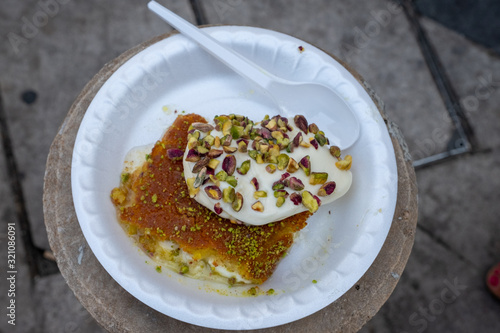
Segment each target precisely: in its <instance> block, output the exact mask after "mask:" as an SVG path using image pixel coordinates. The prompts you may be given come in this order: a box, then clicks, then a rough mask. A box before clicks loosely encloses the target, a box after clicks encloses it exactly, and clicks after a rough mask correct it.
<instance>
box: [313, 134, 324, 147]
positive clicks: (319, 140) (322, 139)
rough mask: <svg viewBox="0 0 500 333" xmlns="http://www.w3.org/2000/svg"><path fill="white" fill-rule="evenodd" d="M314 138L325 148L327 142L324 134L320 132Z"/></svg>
mask: <svg viewBox="0 0 500 333" xmlns="http://www.w3.org/2000/svg"><path fill="white" fill-rule="evenodd" d="M314 138H315V139H316V141H318V143H319V145H320V146H321V147H323V146H324V145H325V144H326V141H327V140H326V137H325V135H324V134H321V133H319V132H318V133H316V134H315V135H314Z"/></svg>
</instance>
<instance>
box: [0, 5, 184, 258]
mask: <svg viewBox="0 0 500 333" xmlns="http://www.w3.org/2000/svg"><path fill="white" fill-rule="evenodd" d="M39 3H56V4H57V6H52V7H50V8H49V9H42V8H41V7H40V5H39ZM162 3H164V4H165V5H167V6H168V7H169V8H171V9H172V10H174V11H176V12H177V13H179V14H180V15H182V16H183V17H186V18H188V19H191V20H193V15H192V13H191V8H190V6H189V1H187V0H186V1H173V0H169V1H163V2H162ZM46 13H49V14H46ZM0 15H1V16H2V18H1V20H0V31H2V35H6V36H7V39H4V40H3V41H2V43H0V54H2V61H1V62H0V72H1V73H2V77H1V78H0V80H1V81H0V82H1V84H2V89H3V94H4V104H5V109H6V111H7V116H8V122H9V126H10V130H11V134H12V141H13V144H14V146H15V156H16V159H17V161H18V165H19V168H20V172H21V173H22V175H23V179H22V185H23V189H24V193H25V197H26V203H27V209H28V213H29V218H30V222H31V225H32V229H33V238H34V241H35V243H36V244H37V246H39V247H41V248H48V247H49V245H48V241H47V236H46V232H45V226H44V223H43V215H42V186H43V176H44V172H45V161H46V158H47V154H48V151H49V147H50V144H51V142H52V140H53V138H54V137H55V135H56V133H57V130H58V127H59V126H60V124H61V122H62V120H63V119H64V117H65V115H66V113H67V111H68V110H69V107H70V106H71V104H72V102H73V101H74V99H75V98H76V96H77V95H78V94H79V93H80V91H81V89H82V88H83V87H84V86H85V84H86V83H87V82H88V81H89V80H90V79H91V78H92V77H93V76H94V75H95V74H96V73H97V72H98V70H99V69H100V68H101V67H103V65H104V64H105V63H106V62H108V61H110V60H112V59H113V58H115V57H116V56H117V55H119V54H121V53H122V52H124V51H126V50H128V49H129V48H131V47H133V46H135V45H137V44H139V43H141V42H144V41H146V40H149V39H150V38H152V37H153V36H156V35H159V34H162V33H165V32H168V31H171V28H170V27H168V26H167V25H166V24H165V23H164V22H163V21H161V20H160V19H158V18H157V17H155V16H154V15H153V14H151V13H149V11H148V10H147V8H146V1H144V2H140V3H138V2H131V1H129V2H124V1H119V0H109V1H98V0H92V1H70V0H57V2H56V1H52V2H51V1H42V2H40V1H38V0H29V1H9V5H3V6H2V10H1V13H0ZM37 26H38V27H37ZM27 89H30V90H33V91H35V92H36V93H37V94H38V98H37V99H36V101H35V102H34V103H33V104H31V105H27V104H25V103H23V102H22V100H21V98H20V95H21V94H22V93H23V92H24V91H25V90H27Z"/></svg>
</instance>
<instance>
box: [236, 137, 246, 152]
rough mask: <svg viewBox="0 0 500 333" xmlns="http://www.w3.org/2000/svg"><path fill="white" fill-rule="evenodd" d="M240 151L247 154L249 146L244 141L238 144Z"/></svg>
mask: <svg viewBox="0 0 500 333" xmlns="http://www.w3.org/2000/svg"><path fill="white" fill-rule="evenodd" d="M238 151H239V152H240V153H246V152H247V144H246V142H245V141H243V140H242V141H240V142H239V143H238Z"/></svg>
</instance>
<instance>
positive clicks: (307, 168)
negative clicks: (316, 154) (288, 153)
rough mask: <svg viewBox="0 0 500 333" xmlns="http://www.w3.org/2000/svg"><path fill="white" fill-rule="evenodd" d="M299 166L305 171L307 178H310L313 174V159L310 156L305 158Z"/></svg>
mask: <svg viewBox="0 0 500 333" xmlns="http://www.w3.org/2000/svg"><path fill="white" fill-rule="evenodd" d="M299 166H300V167H301V168H302V170H304V172H305V174H306V176H309V175H310V174H311V158H310V157H309V155H306V156H304V157H303V158H302V159H301V160H300V162H299Z"/></svg>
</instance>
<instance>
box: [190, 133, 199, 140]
mask: <svg viewBox="0 0 500 333" xmlns="http://www.w3.org/2000/svg"><path fill="white" fill-rule="evenodd" d="M191 138H195V139H196V140H198V139H199V138H200V132H198V131H194V132H193V133H189V134H188V140H189V139H191Z"/></svg>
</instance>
